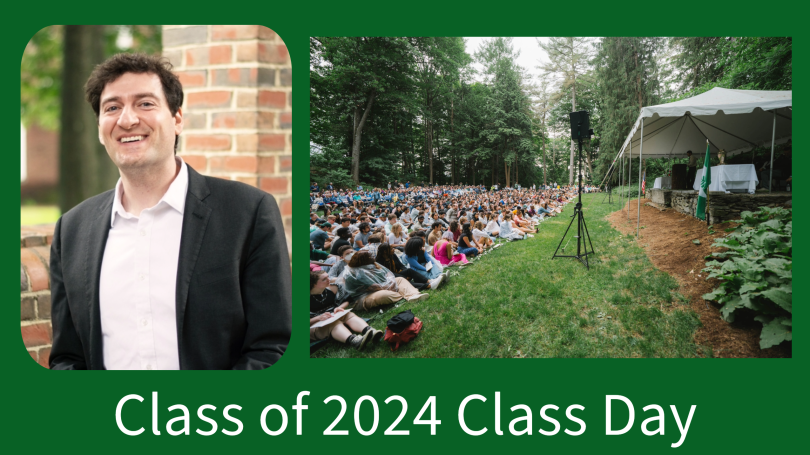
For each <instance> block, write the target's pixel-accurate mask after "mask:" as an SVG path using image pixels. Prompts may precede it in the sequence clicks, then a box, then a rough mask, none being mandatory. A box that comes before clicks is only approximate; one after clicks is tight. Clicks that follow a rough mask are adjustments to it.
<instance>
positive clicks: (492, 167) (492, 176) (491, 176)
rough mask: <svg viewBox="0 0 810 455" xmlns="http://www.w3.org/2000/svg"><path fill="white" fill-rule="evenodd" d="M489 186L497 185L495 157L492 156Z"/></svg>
mask: <svg viewBox="0 0 810 455" xmlns="http://www.w3.org/2000/svg"><path fill="white" fill-rule="evenodd" d="M489 180H490V183H489V186H493V185H495V155H494V154H493V155H492V159H491V160H490V172H489Z"/></svg>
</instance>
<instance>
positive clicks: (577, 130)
mask: <svg viewBox="0 0 810 455" xmlns="http://www.w3.org/2000/svg"><path fill="white" fill-rule="evenodd" d="M568 116H569V117H570V118H571V140H573V141H575V140H577V139H579V138H580V137H581V138H582V139H585V138H588V137H590V134H589V131H590V129H591V126H590V119H589V118H588V111H579V112H572V113H570V114H568Z"/></svg>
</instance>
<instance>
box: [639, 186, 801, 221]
mask: <svg viewBox="0 0 810 455" xmlns="http://www.w3.org/2000/svg"><path fill="white" fill-rule="evenodd" d="M645 193H646V194H645V196H646V197H647V199H649V200H651V201H652V202H653V203H655V204H656V205H658V206H659V207H672V208H673V209H675V210H677V211H679V212H681V213H685V214H687V215H693V216H694V214H695V208H696V207H697V200H698V193H697V191H688V190H684V191H677V190H661V189H649V190H647V191H646V192H645ZM792 199H793V193H787V192H778V193H755V194H745V193H731V194H726V193H725V192H722V191H717V192H715V191H711V192H709V223H711V224H714V223H722V222H724V221H731V220H738V219H740V213H741V212H744V211H746V210H747V211H751V212H754V211H757V210H759V208H760V207H784V206H786V205H789V204H788V203H789V202H790V201H791V200H792Z"/></svg>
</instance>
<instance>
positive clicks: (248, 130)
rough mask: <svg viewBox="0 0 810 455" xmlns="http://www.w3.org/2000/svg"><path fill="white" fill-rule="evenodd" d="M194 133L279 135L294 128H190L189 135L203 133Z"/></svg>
mask: <svg viewBox="0 0 810 455" xmlns="http://www.w3.org/2000/svg"><path fill="white" fill-rule="evenodd" d="M192 131H206V132H207V134H266V133H277V134H283V133H286V132H288V131H292V128H287V129H272V130H270V129H258V128H231V129H228V130H222V129H221V128H218V129H213V128H205V129H201V128H198V129H192V128H189V133H188V135H196V136H199V135H200V134H201V133H192Z"/></svg>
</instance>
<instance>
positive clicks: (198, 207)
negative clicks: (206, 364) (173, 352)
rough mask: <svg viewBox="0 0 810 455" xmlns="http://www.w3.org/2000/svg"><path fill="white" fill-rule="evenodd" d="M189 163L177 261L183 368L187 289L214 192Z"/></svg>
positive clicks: (178, 337) (178, 335)
mask: <svg viewBox="0 0 810 455" xmlns="http://www.w3.org/2000/svg"><path fill="white" fill-rule="evenodd" d="M187 167H188V192H187V194H186V205H185V208H184V210H183V230H182V233H181V239H180V258H179V260H178V263H177V290H176V302H175V303H176V311H177V344H178V348H179V354H180V369H183V351H184V346H183V328H184V327H183V322H184V316H185V313H186V303H187V302H188V289H189V285H190V284H191V277H192V276H193V275H194V266H195V265H196V264H197V258H198V257H199V252H200V247H201V245H202V241H203V238H204V237H205V228H206V226H207V225H208V219H209V218H210V216H211V208H210V207H208V206H207V205H206V204H205V202H204V201H205V198H206V197H208V195H209V194H211V192H210V190H209V189H208V184H207V183H206V181H205V177H203V176H201V175H200V174H198V173H197V171H195V170H194V169H192V168H191V167H190V166H187Z"/></svg>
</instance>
